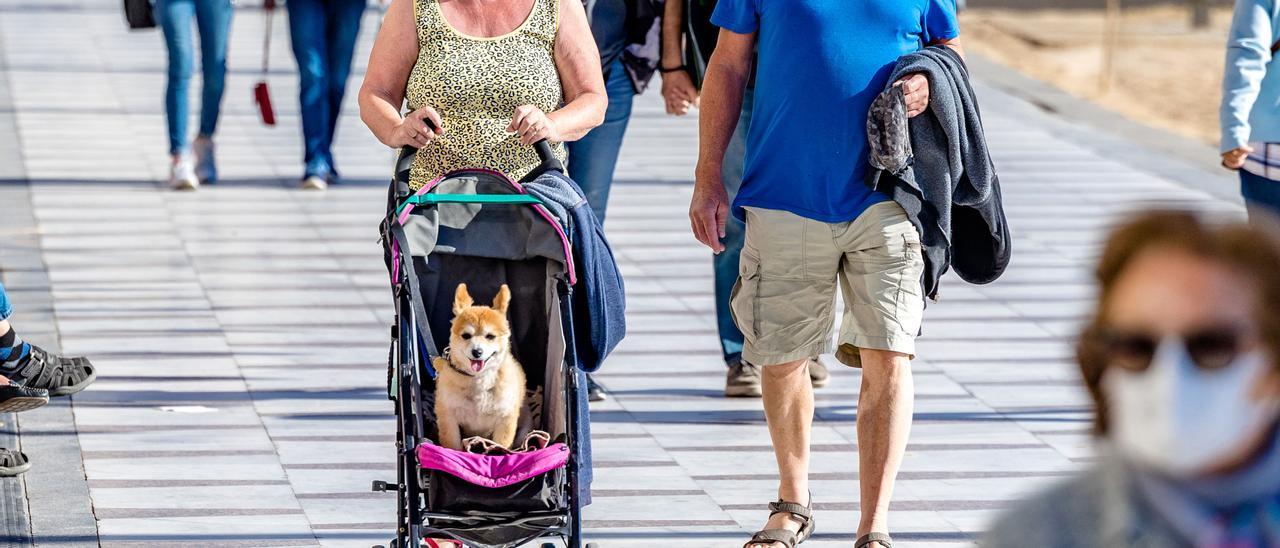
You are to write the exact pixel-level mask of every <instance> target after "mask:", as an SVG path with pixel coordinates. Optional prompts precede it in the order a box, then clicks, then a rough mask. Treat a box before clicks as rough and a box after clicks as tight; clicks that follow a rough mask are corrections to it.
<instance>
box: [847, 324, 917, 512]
mask: <svg viewBox="0 0 1280 548" xmlns="http://www.w3.org/2000/svg"><path fill="white" fill-rule="evenodd" d="M860 356H861V358H862V390H861V393H860V394H859V396H858V419H857V421H858V478H859V479H858V485H859V489H860V491H861V495H862V497H861V500H862V506H861V508H862V519H861V520H860V522H859V523H858V536H859V537H861V536H862V535H865V534H867V533H873V532H874V533H888V532H889V501H890V500H891V499H892V498H893V484H894V480H895V479H896V478H897V477H898V469H899V468H900V467H901V466H902V457H903V454H904V453H905V452H906V450H907V438H908V437H909V436H910V434H911V414H912V409H913V408H914V405H915V387H914V385H913V382H912V378H911V361H910V359H909V358H908V357H907V356H906V355H904V354H899V353H897V352H890V351H886V350H871V349H867V348H863V349H860Z"/></svg>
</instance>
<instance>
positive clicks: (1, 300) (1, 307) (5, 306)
mask: <svg viewBox="0 0 1280 548" xmlns="http://www.w3.org/2000/svg"><path fill="white" fill-rule="evenodd" d="M12 315H13V306H12V305H10V304H9V296H8V295H5V294H4V284H0V322H3V321H5V320H7V319H9V316H12Z"/></svg>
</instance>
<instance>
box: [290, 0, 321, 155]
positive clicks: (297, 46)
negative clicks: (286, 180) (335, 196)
mask: <svg viewBox="0 0 1280 548" xmlns="http://www.w3.org/2000/svg"><path fill="white" fill-rule="evenodd" d="M285 6H287V7H288V9H289V42H290V44H291V45H292V46H293V57H294V59H296V60H297V62H298V101H299V105H300V108H301V114H302V140H303V147H304V149H305V153H304V154H303V161H304V162H305V163H306V168H305V172H304V175H303V176H304V177H310V176H317V177H320V178H325V177H328V176H329V172H330V171H331V169H330V166H329V164H328V160H327V159H326V158H325V157H324V153H323V150H324V142H325V139H326V135H327V133H328V129H327V128H328V127H329V100H328V72H329V68H328V58H329V51H328V44H327V39H326V36H325V18H326V17H325V8H324V2H322V1H321V0H290V2H288V3H287V4H285Z"/></svg>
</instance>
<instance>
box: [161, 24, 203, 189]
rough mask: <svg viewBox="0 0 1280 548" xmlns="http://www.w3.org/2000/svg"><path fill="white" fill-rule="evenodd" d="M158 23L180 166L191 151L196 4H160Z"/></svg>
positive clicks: (168, 115) (168, 116) (173, 147)
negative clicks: (190, 97) (189, 131)
mask: <svg viewBox="0 0 1280 548" xmlns="http://www.w3.org/2000/svg"><path fill="white" fill-rule="evenodd" d="M155 16H156V23H157V24H158V25H159V26H160V30H161V31H162V33H163V34H164V43H165V49H166V50H167V52H168V59H169V69H168V83H167V84H166V87H165V93H164V109H165V120H166V122H167V123H168V129H169V154H170V155H171V156H173V163H175V164H177V163H178V161H179V160H180V159H181V156H182V154H183V153H185V152H186V150H187V111H188V107H187V93H188V90H189V89H190V87H191V71H192V69H193V67H192V65H193V61H192V52H191V48H192V44H191V20H192V19H193V18H194V17H195V2H194V1H193V0H159V1H158V2H156V8H155Z"/></svg>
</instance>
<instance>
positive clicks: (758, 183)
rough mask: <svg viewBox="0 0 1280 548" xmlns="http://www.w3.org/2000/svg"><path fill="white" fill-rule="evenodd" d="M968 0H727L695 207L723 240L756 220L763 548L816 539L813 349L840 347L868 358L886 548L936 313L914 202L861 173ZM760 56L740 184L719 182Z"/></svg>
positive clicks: (751, 337)
mask: <svg viewBox="0 0 1280 548" xmlns="http://www.w3.org/2000/svg"><path fill="white" fill-rule="evenodd" d="M955 10H956V6H955V0H846V1H830V0H720V1H719V3H718V4H717V6H716V9H715V12H714V14H713V15H712V18H711V21H712V22H713V23H715V24H716V25H718V26H720V28H721V32H720V37H719V39H718V41H717V45H716V50H715V53H714V55H713V56H712V58H711V62H710V64H709V66H708V67H707V74H706V81H705V82H704V84H703V88H702V98H701V110H702V114H701V120H700V121H701V151H700V155H699V159H698V167H697V172H696V174H695V177H696V180H697V182H696V184H695V187H694V194H693V200H692V203H691V204H690V207H689V217H690V221H691V223H692V225H693V231H694V235H695V236H696V237H697V238H698V240H699V241H701V242H702V243H704V244H706V245H707V246H709V247H711V248H712V250H713V251H715V252H717V253H719V252H721V251H723V250H724V246H723V244H722V242H721V238H723V237H724V235H725V224H726V222H727V219H728V216H729V215H730V214H732V215H733V216H734V217H736V218H738V219H741V220H743V221H745V222H746V232H747V234H746V242H745V244H744V246H743V250H742V258H741V263H740V265H739V279H738V283H737V285H736V287H735V288H734V296H733V300H732V303H731V306H730V308H731V310H732V312H733V315H734V319H735V321H736V322H737V323H738V327H739V328H741V329H742V332H743V335H744V338H745V344H744V346H743V351H742V357H743V359H744V360H745V361H748V362H750V363H753V364H756V365H759V366H761V367H762V369H763V375H762V376H763V383H762V385H763V392H764V405H765V415H766V417H767V418H768V423H769V432H770V435H771V436H772V438H773V445H774V448H775V454H776V456H777V460H778V468H779V471H780V474H781V483H780V486H779V489H778V496H779V498H780V499H781V500H782V501H784V502H787V503H791V504H781V505H776V506H775V508H774V509H775V510H777V511H775V512H774V513H773V515H772V516H770V518H769V522H768V524H767V525H766V526H765V527H764V530H763V531H762V532H761V533H759V534H757V535H756V536H755V537H754V538H753V542H752V544H750V545H749V546H750V547H751V548H775V547H784V548H785V547H788V546H791V545H793V544H794V543H795V542H797V541H803V540H804V539H806V538H808V536H809V535H810V534H812V529H813V528H812V523H813V522H812V520H811V517H810V516H811V514H810V511H809V509H808V507H809V505H810V502H811V501H810V500H809V485H808V466H809V432H810V429H811V426H812V421H813V391H812V387H811V386H810V382H809V378H808V375H807V374H806V367H805V366H806V364H807V362H808V357H809V356H813V355H816V354H819V353H826V352H830V351H831V350H832V348H831V345H830V341H831V326H832V323H833V322H834V315H835V311H834V297H835V293H836V291H837V287H838V288H839V291H840V292H841V293H842V294H843V298H844V303H845V313H844V317H843V319H842V321H841V328H840V334H839V338H838V347H837V348H836V358H837V359H839V360H840V361H841V362H843V363H845V364H847V365H850V366H853V367H861V368H862V390H861V396H860V401H859V402H858V425H857V428H858V450H859V451H858V460H859V469H858V470H859V477H860V478H861V479H860V483H861V486H860V490H861V509H862V510H861V522H860V523H859V525H858V535H859V537H860V538H859V540H858V542H857V543H856V545H855V546H856V547H857V548H864V547H865V548H889V545H890V544H889V543H890V541H889V539H888V536H887V533H888V516H887V513H888V508H889V500H890V498H891V495H892V493H893V483H894V480H895V478H896V477H897V472H898V468H899V467H900V465H901V463H902V457H903V453H904V452H905V450H906V444H907V436H908V433H909V431H910V428H911V413H912V407H913V389H912V381H911V370H910V360H911V359H912V358H913V357H914V354H915V336H916V335H917V334H918V333H919V330H920V323H921V320H922V316H923V313H924V297H923V296H922V288H921V282H920V280H921V275H922V273H923V269H924V259H923V257H922V255H921V250H920V236H919V234H917V233H916V230H915V228H914V227H913V226H912V225H911V223H910V221H909V220H908V219H907V215H906V213H905V212H904V211H903V209H902V207H900V206H899V205H898V204H897V203H895V202H893V201H892V200H890V199H889V197H888V196H886V195H884V194H881V193H879V192H876V191H873V190H872V189H871V188H869V187H868V186H867V184H866V183H865V182H864V177H865V175H866V172H867V170H868V168H867V149H868V145H867V140H866V123H867V111H868V110H869V108H870V106H871V102H872V100H873V99H874V98H875V97H876V96H877V95H879V94H880V92H881V91H882V90H884V88H885V86H886V85H887V84H888V83H889V82H888V79H889V74H890V72H891V71H892V69H893V66H894V64H895V62H896V61H897V60H898V58H899V57H901V56H902V55H904V54H907V53H911V52H914V51H917V50H919V49H921V48H922V47H924V46H926V45H931V44H947V45H950V46H951V47H954V48H957V49H958V48H959V44H958V43H957V42H956V39H957V37H958V36H959V25H958V24H957V23H956V16H955ZM757 49H758V64H757V67H756V80H755V96H754V100H755V104H754V108H753V112H752V119H751V126H750V129H749V130H748V134H747V153H746V161H745V168H744V175H743V181H742V188H741V189H740V190H739V192H738V195H737V197H736V198H735V200H734V202H733V203H732V204H729V203H727V202H728V200H727V198H726V192H725V188H724V184H723V183H722V181H721V177H722V175H721V174H722V168H723V162H724V155H725V149H726V147H727V145H728V143H729V140H730V137H731V136H732V135H733V132H734V129H735V126H736V124H737V121H738V114H739V112H738V111H739V108H740V107H741V104H742V96H743V90H744V88H745V86H746V83H747V80H748V78H749V76H750V72H751V63H752V58H753V53H754V52H756V51H757ZM896 85H901V86H902V87H903V90H904V92H905V95H906V99H907V110H908V114H909V115H910V116H915V115H918V114H920V113H921V112H923V111H924V110H925V109H926V108H927V107H928V101H929V83H928V80H927V79H926V78H925V77H924V76H922V75H918V74H917V75H912V76H909V77H907V78H904V79H903V80H902V81H901V82H898V83H896Z"/></svg>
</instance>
